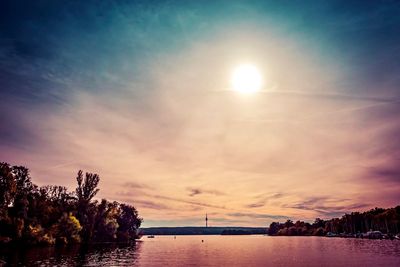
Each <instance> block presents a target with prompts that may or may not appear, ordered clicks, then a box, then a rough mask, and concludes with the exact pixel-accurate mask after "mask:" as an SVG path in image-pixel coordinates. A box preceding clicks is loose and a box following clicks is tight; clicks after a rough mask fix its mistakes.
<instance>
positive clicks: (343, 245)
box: [0, 236, 400, 267]
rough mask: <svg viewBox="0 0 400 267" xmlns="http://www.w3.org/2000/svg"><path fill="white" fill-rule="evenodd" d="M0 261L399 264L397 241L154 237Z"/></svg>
mask: <svg viewBox="0 0 400 267" xmlns="http://www.w3.org/2000/svg"><path fill="white" fill-rule="evenodd" d="M202 240H204V242H202ZM0 260H2V261H3V262H6V263H8V264H10V265H19V266H23V265H26V266H246V267H247V266H400V241H398V240H395V241H389V240H363V239H341V238H324V237H269V236H177V237H176V239H174V237H173V236H156V237H155V238H154V239H150V238H146V237H143V238H142V240H141V241H139V242H137V243H136V245H135V246H120V245H108V246H94V247H90V248H83V247H75V248H64V249H62V248H35V249H29V250H15V249H13V250H11V249H9V250H5V249H3V250H0ZM3 264H4V263H3ZM0 266H1V264H0Z"/></svg>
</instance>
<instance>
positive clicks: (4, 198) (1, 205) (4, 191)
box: [0, 162, 17, 220]
mask: <svg viewBox="0 0 400 267" xmlns="http://www.w3.org/2000/svg"><path fill="white" fill-rule="evenodd" d="M16 192H17V184H16V181H15V178H14V175H13V173H12V168H11V166H10V165H9V164H7V163H5V162H0V220H3V219H6V218H7V216H8V213H7V210H8V206H9V205H10V204H11V203H12V201H13V199H14V196H15V193H16Z"/></svg>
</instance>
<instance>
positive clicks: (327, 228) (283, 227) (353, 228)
mask: <svg viewBox="0 0 400 267" xmlns="http://www.w3.org/2000/svg"><path fill="white" fill-rule="evenodd" d="M399 230H400V206H397V207H395V208H388V209H383V208H375V209H372V210H369V211H366V212H352V213H350V214H345V215H343V216H342V217H341V218H333V219H330V220H322V219H319V218H317V219H315V221H314V223H307V222H303V221H297V222H293V221H291V220H287V221H286V222H284V223H279V222H273V223H271V224H270V226H269V228H268V234H269V235H289V236H303V235H317V236H324V235H328V236H334V235H342V236H345V235H346V234H347V235H350V236H351V235H354V236H357V235H360V236H362V235H361V234H362V233H367V232H372V231H379V232H381V233H383V234H386V235H389V236H394V235H396V234H399Z"/></svg>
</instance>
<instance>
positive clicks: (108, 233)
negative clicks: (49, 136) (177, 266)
mask: <svg viewBox="0 0 400 267" xmlns="http://www.w3.org/2000/svg"><path fill="white" fill-rule="evenodd" d="M76 180H77V188H76V190H75V192H69V191H68V189H67V188H66V187H64V186H56V185H46V186H42V187H38V186H37V185H35V184H34V183H32V181H31V177H30V175H29V170H28V169H27V168H25V167H23V166H10V165H9V164H8V163H0V241H2V240H7V242H9V241H10V240H11V242H19V243H22V244H31V245H41V244H43V245H53V244H55V243H58V244H65V245H66V244H73V243H77V242H86V243H91V242H112V241H124V242H127V241H131V240H133V239H135V238H137V229H138V228H139V227H140V224H141V222H142V219H141V218H139V215H138V212H137V210H136V209H135V207H133V206H130V205H127V204H120V203H118V202H115V201H114V202H109V201H107V200H105V199H103V200H102V201H101V202H100V203H98V202H97V201H96V200H93V198H94V197H95V196H96V194H97V193H98V191H99V189H98V188H97V186H98V184H99V182H100V177H99V176H98V175H97V174H92V173H86V174H85V177H84V176H83V172H82V171H79V172H78V175H77V178H76Z"/></svg>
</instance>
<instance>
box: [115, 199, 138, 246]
mask: <svg viewBox="0 0 400 267" xmlns="http://www.w3.org/2000/svg"><path fill="white" fill-rule="evenodd" d="M120 210H121V211H120V216H118V219H117V222H118V225H119V228H118V239H119V240H120V241H130V240H133V239H135V238H137V229H138V228H139V227H140V225H141V224H142V218H140V217H139V215H138V212H137V210H136V209H135V207H133V206H131V205H127V204H121V205H120Z"/></svg>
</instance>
